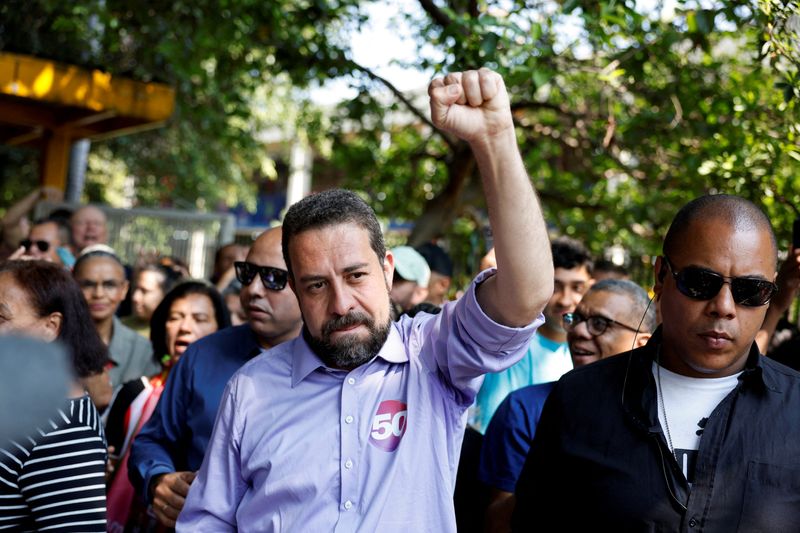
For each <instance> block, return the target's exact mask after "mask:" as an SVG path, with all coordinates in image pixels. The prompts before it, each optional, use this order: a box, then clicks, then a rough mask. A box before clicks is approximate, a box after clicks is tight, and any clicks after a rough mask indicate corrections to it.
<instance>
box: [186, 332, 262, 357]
mask: <svg viewBox="0 0 800 533" xmlns="http://www.w3.org/2000/svg"><path fill="white" fill-rule="evenodd" d="M257 345H258V341H257V340H256V336H255V333H253V330H252V329H250V326H249V325H248V324H242V325H240V326H231V327H227V328H225V329H221V330H219V331H216V332H214V333H212V334H211V335H206V336H205V337H203V338H202V339H199V340H197V341H195V342H193V343H192V344H191V346H189V349H188V350H186V354H185V355H184V357H182V358H181V359H184V358H189V359H190V358H193V357H197V355H196V354H198V353H202V352H209V351H213V352H220V351H223V352H224V353H240V352H242V353H243V355H242V357H247V355H248V353H249V351H250V350H251V349H252V348H254V347H256V346H257Z"/></svg>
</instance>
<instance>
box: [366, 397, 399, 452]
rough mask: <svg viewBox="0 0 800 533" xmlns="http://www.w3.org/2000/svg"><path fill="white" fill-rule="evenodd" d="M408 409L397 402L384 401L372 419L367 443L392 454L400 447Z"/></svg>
mask: <svg viewBox="0 0 800 533" xmlns="http://www.w3.org/2000/svg"><path fill="white" fill-rule="evenodd" d="M407 420H408V408H407V406H406V404H404V403H403V402H401V401H398V400H384V401H382V402H381V403H380V405H378V410H377V411H376V412H375V416H374V417H373V418H372V430H371V431H370V434H369V441H370V442H371V443H372V444H373V445H374V446H377V447H378V448H380V449H381V450H383V451H386V452H393V451H395V450H396V449H397V447H398V446H399V445H400V439H402V438H403V435H404V434H405V432H406V422H407Z"/></svg>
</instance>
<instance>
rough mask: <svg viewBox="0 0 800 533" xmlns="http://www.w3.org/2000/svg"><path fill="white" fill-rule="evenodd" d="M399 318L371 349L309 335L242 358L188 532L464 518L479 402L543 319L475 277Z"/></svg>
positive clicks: (363, 526)
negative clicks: (484, 302) (484, 295)
mask: <svg viewBox="0 0 800 533" xmlns="http://www.w3.org/2000/svg"><path fill="white" fill-rule="evenodd" d="M491 274H492V271H487V272H483V273H481V274H480V275H479V276H478V277H477V278H476V280H475V282H473V284H472V285H471V287H470V289H469V290H468V292H467V293H466V294H465V295H464V297H462V298H461V299H460V300H459V301H457V302H451V303H449V304H446V305H445V307H444V308H443V310H442V312H441V313H440V314H438V315H427V314H422V315H417V316H416V317H415V318H413V319H411V318H408V317H404V318H402V319H401V320H400V321H399V322H397V323H393V324H392V327H391V328H390V332H389V337H388V339H387V341H386V343H385V344H384V345H383V348H381V351H380V352H379V353H378V355H377V356H376V357H375V358H374V359H372V360H371V361H370V362H369V363H366V364H364V365H361V366H359V367H358V368H356V369H354V370H352V371H350V372H346V371H342V370H334V369H330V368H327V367H326V366H325V365H324V364H323V363H322V361H321V360H320V359H319V358H318V357H317V356H316V355H315V354H314V353H313V352H312V351H311V349H310V348H309V347H308V344H307V343H306V342H305V341H304V340H303V337H302V336H300V337H298V338H296V339H294V340H293V341H289V342H286V343H284V344H281V345H279V346H277V347H276V348H273V349H272V350H269V351H268V352H266V353H264V354H262V355H260V356H258V357H256V358H255V359H253V360H252V361H250V362H249V363H247V364H246V365H245V366H243V367H242V368H241V370H239V372H237V373H236V374H235V375H234V376H233V378H232V379H231V381H230V382H229V383H228V386H227V388H226V390H225V393H224V395H223V399H222V404H221V406H220V410H219V413H218V414H217V421H216V425H215V427H214V433H213V435H212V437H211V443H210V445H209V448H208V450H207V451H206V455H205V459H204V460H203V466H202V467H201V468H200V472H199V474H198V476H197V478H196V479H195V481H194V483H192V486H191V490H190V491H189V496H188V498H187V500H186V506H185V507H184V509H183V512H182V513H181V515H180V517H179V520H178V526H177V531H178V532H192V533H195V532H199V531H202V532H206V531H233V530H238V531H242V532H248V531H254V532H255V531H258V532H272V531H370V532H372V531H382V532H391V531H398V532H403V533H409V532H412V531H413V532H421V531H436V532H449V531H452V532H455V531H456V522H455V513H454V510H453V490H454V486H455V479H456V469H457V466H458V459H459V453H460V449H461V441H462V439H463V436H464V427H465V423H466V409H467V408H468V407H469V405H470V404H471V403H472V402H473V400H474V399H475V395H476V394H477V392H478V389H479V388H480V386H481V381H482V379H483V378H482V376H483V374H484V373H486V372H497V371H500V370H503V369H505V368H507V367H509V366H511V365H513V364H514V363H516V362H517V361H518V360H519V359H520V358H521V357H522V356H523V355H525V351H526V349H527V347H528V344H529V342H530V338H531V335H532V334H533V333H534V331H535V330H536V328H537V327H539V325H541V324H542V322H543V321H544V317H543V316H540V317H539V318H537V319H536V321H534V323H533V324H531V325H529V326H527V327H525V328H509V327H506V326H503V325H500V324H497V323H496V322H494V321H493V320H491V319H490V318H489V317H488V316H486V314H484V312H483V311H482V310H481V309H480V307H479V306H478V302H477V300H476V298H475V286H476V284H477V283H480V282H481V281H482V280H484V279H486V277H487V276H489V275H491Z"/></svg>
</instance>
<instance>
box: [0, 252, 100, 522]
mask: <svg viewBox="0 0 800 533" xmlns="http://www.w3.org/2000/svg"><path fill="white" fill-rule="evenodd" d="M0 334H3V335H7V334H15V335H24V336H28V337H34V338H38V339H41V340H43V341H45V342H53V341H56V340H57V341H59V342H60V343H61V344H62V345H63V346H64V347H65V348H66V349H67V351H68V352H69V354H70V356H71V361H72V367H73V370H74V373H75V380H74V382H73V383H72V384H71V389H70V397H69V398H67V399H65V401H64V402H63V403H62V405H56V406H53V413H52V416H50V418H49V420H46V421H45V422H43V423H40V424H38V428H37V429H36V430H35V431H33V432H30V433H29V434H28V435H27V436H25V437H23V438H17V439H13V440H7V438H6V437H5V436H4V437H3V440H4V442H0V529H9V530H12V531H33V530H37V531H51V530H57V531H88V532H95V531H96V532H100V531H105V530H106V497H105V484H104V474H105V464H106V459H107V451H106V442H105V435H104V434H103V425H102V422H101V421H100V417H99V415H98V413H97V410H96V409H95V407H94V405H93V404H92V402H91V400H90V398H89V396H88V395H87V394H86V393H85V391H84V389H83V387H82V386H81V385H80V381H79V379H80V378H86V377H89V376H91V375H96V374H97V373H99V372H102V370H103V367H104V365H105V363H106V361H107V360H108V354H107V350H106V347H105V345H104V344H103V343H102V341H101V340H100V337H99V336H98V335H97V331H96V330H95V328H94V325H93V323H92V320H91V317H90V315H89V309H88V307H87V305H86V302H85V300H84V299H83V295H82V294H81V291H80V288H79V287H78V284H77V283H76V282H75V280H74V279H72V276H71V275H70V274H69V272H68V271H66V270H65V269H64V268H63V267H60V266H57V265H53V264H51V263H45V262H42V261H8V262H6V263H2V264H0ZM35 356H36V355H35V354H31V357H35Z"/></svg>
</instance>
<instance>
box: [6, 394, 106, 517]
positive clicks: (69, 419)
mask: <svg viewBox="0 0 800 533" xmlns="http://www.w3.org/2000/svg"><path fill="white" fill-rule="evenodd" d="M106 456H107V449H106V439H105V435H104V434H103V426H102V423H101V421H100V417H99V415H98V413H97V410H96V409H95V407H94V405H93V404H92V402H91V400H90V399H89V396H83V397H82V398H76V399H72V400H68V401H67V402H66V403H65V404H64V406H63V407H62V408H61V409H59V410H58V412H57V413H56V415H55V416H54V417H53V418H51V419H50V420H49V421H48V422H47V423H46V424H44V425H43V426H42V427H40V428H39V429H38V430H37V431H35V432H34V433H33V434H32V435H31V436H30V437H27V438H24V439H20V440H17V441H11V442H9V443H8V444H6V445H5V446H4V447H2V448H0V530H3V529H7V530H13V531H88V532H94V531H97V532H100V531H105V530H106V492H105V483H104V474H105V464H106Z"/></svg>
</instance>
